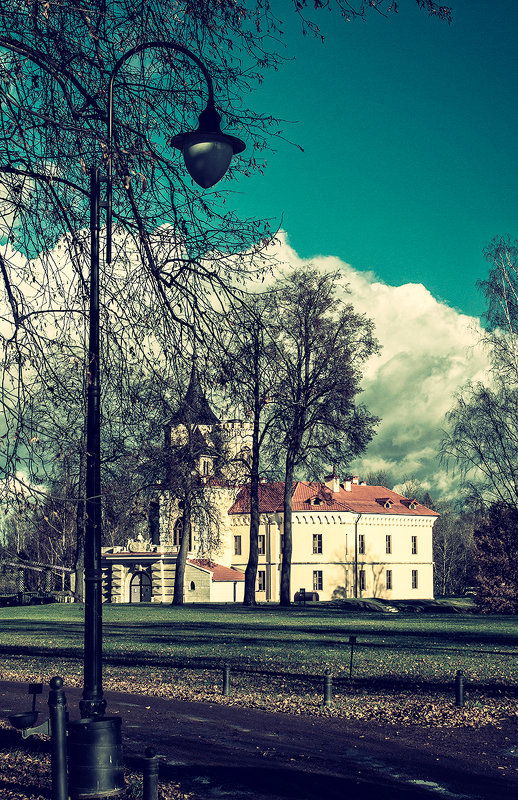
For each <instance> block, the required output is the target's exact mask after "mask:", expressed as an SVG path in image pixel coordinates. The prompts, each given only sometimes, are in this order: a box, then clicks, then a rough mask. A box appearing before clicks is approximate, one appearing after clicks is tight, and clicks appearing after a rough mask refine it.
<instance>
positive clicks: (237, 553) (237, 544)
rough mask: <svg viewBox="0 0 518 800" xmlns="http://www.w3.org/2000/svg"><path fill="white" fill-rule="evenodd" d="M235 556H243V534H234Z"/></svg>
mask: <svg viewBox="0 0 518 800" xmlns="http://www.w3.org/2000/svg"><path fill="white" fill-rule="evenodd" d="M234 555H235V556H240V555H242V546H241V534H240V533H235V534H234Z"/></svg>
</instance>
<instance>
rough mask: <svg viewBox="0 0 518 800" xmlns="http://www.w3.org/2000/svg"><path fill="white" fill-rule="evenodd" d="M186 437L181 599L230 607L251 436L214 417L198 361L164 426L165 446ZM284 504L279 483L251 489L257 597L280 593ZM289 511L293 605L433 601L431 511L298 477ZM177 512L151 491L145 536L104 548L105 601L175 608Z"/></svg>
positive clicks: (240, 577) (237, 575)
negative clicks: (188, 496) (256, 519)
mask: <svg viewBox="0 0 518 800" xmlns="http://www.w3.org/2000/svg"><path fill="white" fill-rule="evenodd" d="M187 438H188V439H189V441H190V442H191V443H194V445H193V446H194V450H193V451H192V452H194V453H195V459H194V461H193V471H192V473H191V476H192V475H194V477H195V479H196V481H197V482H198V484H199V486H200V487H201V495H200V493H198V512H197V514H196V515H195V517H194V518H193V519H192V524H191V533H190V539H189V543H188V555H187V564H186V567H185V581H184V602H236V601H239V600H242V599H243V582H244V571H245V569H246V565H247V562H248V553H249V528H250V489H249V486H247V485H243V478H244V475H245V474H246V465H247V464H248V463H249V461H250V455H251V440H252V428H251V426H250V424H249V423H247V422H243V421H241V420H239V419H232V420H228V421H226V422H219V421H218V419H217V417H216V416H215V414H214V413H213V411H212V409H211V408H210V406H209V404H208V402H207V399H206V397H205V395H204V393H203V391H202V389H201V386H200V382H199V378H198V374H197V371H196V367H195V365H194V364H193V369H192V373H191V379H190V382H189V387H188V390H187V393H186V396H185V398H184V400H183V402H182V404H181V405H180V407H179V409H178V411H177V412H176V414H175V415H174V417H173V419H172V420H171V423H170V425H169V426H168V427H167V430H166V437H165V442H166V447H167V446H169V445H170V444H171V445H172V444H178V442H180V443H181V442H182V441H183V440H186V439H187ZM222 453H224V457H223V458H222ZM222 462H223V463H224V467H223V469H222V470H220V473H219V476H218V477H216V476H215V475H214V472H215V466H216V465H217V464H218V463H222ZM180 494H181V492H180ZM283 496H284V484H283V483H282V482H278V483H262V484H260V486H259V498H260V509H259V510H260V531H259V568H258V574H257V584H256V598H257V600H258V601H278V600H279V596H280V574H281V564H282V540H283V536H284V528H283V517H284V514H283ZM200 497H201V506H202V508H201V513H200V505H199V502H200V501H199V498H200ZM292 508H293V516H292V539H293V551H292V562H291V597H292V599H294V598H295V595H296V593H297V592H299V591H300V590H304V592H305V594H310V595H313V596H314V597H315V599H316V598H318V599H319V600H333V599H343V598H352V597H357V598H381V599H387V600H390V599H394V600H396V599H397V600H406V599H419V600H421V599H431V598H433V555H432V533H433V525H434V522H435V520H436V519H437V517H438V514H437V513H436V512H435V511H432V510H431V509H429V508H426V507H425V506H423V505H421V504H419V503H418V502H417V501H416V500H414V499H409V498H405V497H403V496H402V495H399V494H397V493H396V492H393V491H391V490H390V489H387V488H385V487H383V486H367V485H366V484H365V483H360V482H359V481H358V480H357V479H356V478H352V479H350V480H345V481H344V482H342V483H341V482H340V480H339V478H338V476H337V475H336V474H335V473H334V472H333V475H330V476H329V477H328V478H326V479H325V480H324V481H323V482H321V483H317V482H304V481H296V482H295V483H294V485H293V494H292ZM204 509H205V512H206V513H203V512H204ZM182 514H183V511H182V501H181V499H180V497H178V496H175V493H174V492H172V491H171V490H170V489H167V488H165V487H164V488H163V489H159V490H158V491H157V497H156V499H155V501H154V502H153V503H152V504H151V510H150V524H149V530H148V531H146V532H143V533H142V534H141V535H139V537H138V539H137V540H134V541H129V542H128V543H127V546H126V547H115V548H111V549H110V550H108V549H105V551H104V553H103V576H104V583H103V586H104V595H103V596H104V600H105V601H106V602H114V603H128V602H158V603H169V602H171V600H172V598H173V591H174V582H175V573H176V563H177V559H178V554H179V551H180V544H181V540H182V536H183V524H182Z"/></svg>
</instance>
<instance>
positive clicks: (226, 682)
mask: <svg viewBox="0 0 518 800" xmlns="http://www.w3.org/2000/svg"><path fill="white" fill-rule="evenodd" d="M223 696H224V697H229V696H230V666H229V665H228V664H223Z"/></svg>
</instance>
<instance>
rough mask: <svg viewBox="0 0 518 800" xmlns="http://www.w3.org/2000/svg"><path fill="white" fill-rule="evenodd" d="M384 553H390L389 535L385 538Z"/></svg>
mask: <svg viewBox="0 0 518 800" xmlns="http://www.w3.org/2000/svg"><path fill="white" fill-rule="evenodd" d="M385 552H386V553H389V554H390V553H392V536H391V535H390V533H388V534H387V535H386V536H385Z"/></svg>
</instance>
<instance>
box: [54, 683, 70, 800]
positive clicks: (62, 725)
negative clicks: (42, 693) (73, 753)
mask: <svg viewBox="0 0 518 800" xmlns="http://www.w3.org/2000/svg"><path fill="white" fill-rule="evenodd" d="M49 715H50V752H51V773H52V800H68V779H67V716H68V714H67V701H66V697H65V692H64V691H63V678H60V677H59V676H58V675H56V677H54V678H51V680H50V692H49Z"/></svg>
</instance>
